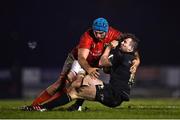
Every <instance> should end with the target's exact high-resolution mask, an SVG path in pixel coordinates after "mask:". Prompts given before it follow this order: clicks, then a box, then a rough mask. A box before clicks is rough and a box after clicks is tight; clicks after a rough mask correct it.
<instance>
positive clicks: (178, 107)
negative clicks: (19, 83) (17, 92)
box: [0, 99, 180, 119]
mask: <svg viewBox="0 0 180 120" xmlns="http://www.w3.org/2000/svg"><path fill="white" fill-rule="evenodd" d="M28 104H30V101H22V100H0V119H12V118H16V119H53V118H55V119H122V118H128V119H139V118H141V119H144V118H146V119H154V118H156V119H159V118H161V119H165V118H167V119H177V118H180V99H131V101H129V102H124V103H123V104H122V105H121V106H119V107H117V108H108V107H105V106H103V105H102V104H100V103H97V102H89V101H86V102H85V103H84V105H83V111H82V112H78V111H76V112H68V111H66V108H67V107H68V106H69V105H70V104H68V105H66V106H62V107H59V108H56V109H54V110H52V111H46V112H37V111H33V112H32V111H31V112H30V111H21V110H18V109H17V107H19V106H24V105H28ZM86 107H88V109H86V110H85V108H86Z"/></svg>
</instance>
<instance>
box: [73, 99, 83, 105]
mask: <svg viewBox="0 0 180 120" xmlns="http://www.w3.org/2000/svg"><path fill="white" fill-rule="evenodd" d="M83 103H84V99H77V100H76V103H75V104H76V105H78V106H82V104H83Z"/></svg>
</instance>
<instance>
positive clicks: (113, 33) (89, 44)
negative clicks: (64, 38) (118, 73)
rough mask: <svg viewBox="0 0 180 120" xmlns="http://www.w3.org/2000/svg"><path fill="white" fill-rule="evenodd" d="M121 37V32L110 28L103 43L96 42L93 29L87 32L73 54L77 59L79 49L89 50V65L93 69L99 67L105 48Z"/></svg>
mask: <svg viewBox="0 0 180 120" xmlns="http://www.w3.org/2000/svg"><path fill="white" fill-rule="evenodd" d="M120 35H121V32H120V31H118V30H116V29H114V28H112V27H109V30H108V32H107V33H106V37H105V38H104V39H103V40H102V41H98V40H96V38H95V37H94V35H93V32H92V30H91V29H89V30H87V31H86V32H85V33H84V34H83V35H82V36H81V38H80V42H79V44H78V45H77V46H76V48H74V49H73V51H72V53H73V55H74V57H75V59H77V57H78V48H86V49H89V50H90V52H89V55H88V57H87V61H88V63H89V64H90V65H91V66H92V67H98V63H99V59H100V57H101V55H102V54H103V52H104V50H105V46H106V45H107V44H108V43H110V42H111V41H113V40H115V39H117V38H118V37H119V36H120Z"/></svg>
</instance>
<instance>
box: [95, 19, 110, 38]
mask: <svg viewBox="0 0 180 120" xmlns="http://www.w3.org/2000/svg"><path fill="white" fill-rule="evenodd" d="M92 29H93V33H94V35H95V37H96V38H97V39H100V40H101V39H104V38H105V36H106V33H107V32H108V29H109V24H108V21H107V20H106V19H105V18H97V19H95V20H94V21H93V24H92Z"/></svg>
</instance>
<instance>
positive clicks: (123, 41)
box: [118, 33, 139, 52]
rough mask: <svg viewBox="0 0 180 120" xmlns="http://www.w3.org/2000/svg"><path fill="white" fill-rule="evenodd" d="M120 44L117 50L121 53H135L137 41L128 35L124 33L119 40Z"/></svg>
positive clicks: (133, 36) (134, 37) (131, 35)
mask: <svg viewBox="0 0 180 120" xmlns="http://www.w3.org/2000/svg"><path fill="white" fill-rule="evenodd" d="M119 42H120V44H119V45H118V46H119V48H120V49H121V50H122V51H123V52H135V51H136V50H137V47H138V42H139V39H138V38H137V37H136V36H135V35H133V34H130V33H124V34H122V35H121V37H120V38H119Z"/></svg>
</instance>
